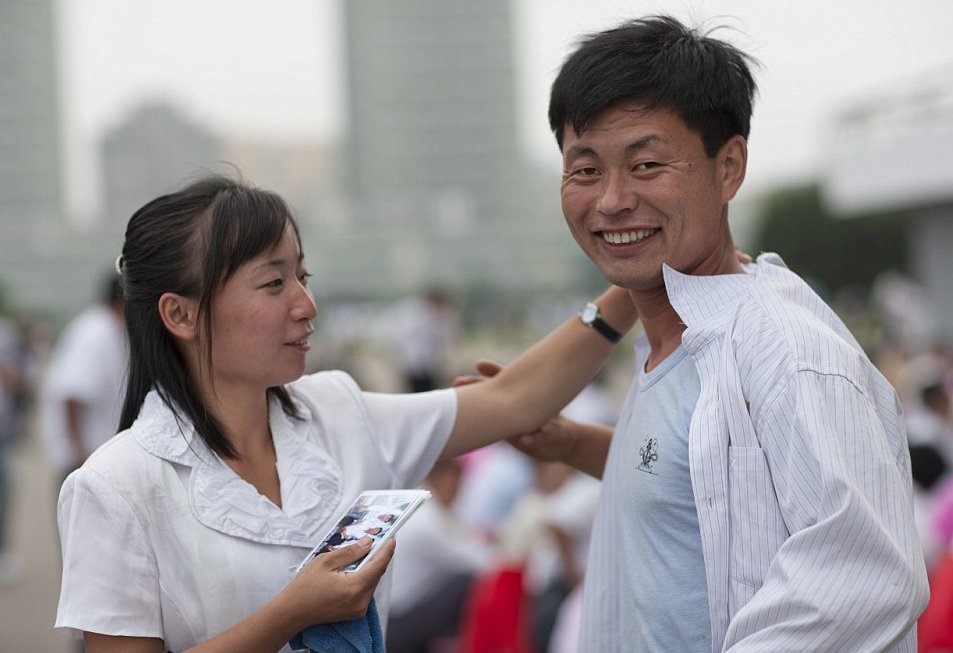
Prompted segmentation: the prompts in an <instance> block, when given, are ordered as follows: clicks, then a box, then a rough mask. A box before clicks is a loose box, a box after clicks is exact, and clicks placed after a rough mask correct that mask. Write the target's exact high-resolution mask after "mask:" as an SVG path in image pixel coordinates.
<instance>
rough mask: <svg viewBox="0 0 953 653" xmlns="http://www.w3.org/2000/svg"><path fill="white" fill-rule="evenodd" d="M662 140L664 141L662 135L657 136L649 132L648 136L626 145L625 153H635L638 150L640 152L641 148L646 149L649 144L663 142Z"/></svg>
mask: <svg viewBox="0 0 953 653" xmlns="http://www.w3.org/2000/svg"><path fill="white" fill-rule="evenodd" d="M661 141H662V139H661V137H659V136H656V135H655V134H649V135H648V136H643V137H642V138H640V139H639V140H637V141H634V142H632V143H629V144H628V145H626V146H625V153H626V154H634V153H636V152H639V151H640V150H644V149H645V148H647V147H648V146H649V145H654V144H655V143H657V142H661Z"/></svg>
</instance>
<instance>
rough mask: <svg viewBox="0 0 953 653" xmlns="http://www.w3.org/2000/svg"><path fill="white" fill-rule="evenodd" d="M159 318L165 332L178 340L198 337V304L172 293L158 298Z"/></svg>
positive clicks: (163, 294)
mask: <svg viewBox="0 0 953 653" xmlns="http://www.w3.org/2000/svg"><path fill="white" fill-rule="evenodd" d="M159 316H160V317H161V318H162V324H163V325H165V328H166V330H168V332H169V333H171V334H172V335H173V336H175V337H176V338H178V339H179V340H194V339H195V338H196V337H197V336H198V302H197V301H196V300H195V299H192V298H191V297H184V296H182V295H179V294H178V293H174V292H167V293H162V296H161V297H159Z"/></svg>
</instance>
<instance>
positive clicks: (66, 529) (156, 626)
mask: <svg viewBox="0 0 953 653" xmlns="http://www.w3.org/2000/svg"><path fill="white" fill-rule="evenodd" d="M57 520H58V523H59V529H60V540H61V544H62V550H63V579H62V586H61V590H60V601H59V608H58V610H57V615H56V627H57V628H65V629H70V630H73V631H90V632H96V633H103V634H107V635H125V636H133V637H159V638H161V637H162V615H161V607H160V600H159V579H158V572H157V565H156V561H155V558H154V556H153V553H152V549H151V547H150V546H149V541H148V538H147V535H146V532H145V530H144V529H143V526H142V524H141V523H140V521H139V519H138V518H137V516H136V514H135V512H134V511H133V510H132V507H131V506H130V504H129V502H128V501H127V500H126V498H125V497H123V496H121V495H120V494H119V493H118V492H116V490H115V489H114V488H113V487H112V486H111V485H110V484H109V483H108V482H107V481H106V479H104V478H103V477H102V476H101V475H99V474H98V473H96V472H95V471H92V470H89V469H80V470H78V471H77V472H74V473H73V474H72V475H71V476H70V477H69V478H68V479H67V480H66V482H65V483H64V484H63V489H62V490H61V492H60V499H59V505H58V508H57Z"/></svg>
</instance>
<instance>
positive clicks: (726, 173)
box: [717, 134, 748, 202]
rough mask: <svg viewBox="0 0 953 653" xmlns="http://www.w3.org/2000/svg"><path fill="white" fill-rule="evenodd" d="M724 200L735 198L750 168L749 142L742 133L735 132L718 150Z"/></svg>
mask: <svg viewBox="0 0 953 653" xmlns="http://www.w3.org/2000/svg"><path fill="white" fill-rule="evenodd" d="M717 156H718V162H719V164H720V166H719V169H720V180H721V189H722V193H721V194H722V202H728V201H729V200H731V199H734V196H735V193H737V192H738V189H739V188H741V183H742V182H743V181H744V180H745V172H746V171H747V169H748V142H747V141H745V139H744V137H743V136H741V135H740V134H735V135H734V136H732V137H731V138H729V139H728V140H727V141H725V144H724V145H722V146H721V150H719V152H718V155H717Z"/></svg>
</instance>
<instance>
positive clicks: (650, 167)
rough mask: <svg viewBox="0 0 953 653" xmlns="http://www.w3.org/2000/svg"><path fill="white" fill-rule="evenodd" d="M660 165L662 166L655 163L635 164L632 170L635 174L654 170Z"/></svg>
mask: <svg viewBox="0 0 953 653" xmlns="http://www.w3.org/2000/svg"><path fill="white" fill-rule="evenodd" d="M660 165H662V164H661V163H659V162H657V161H643V162H642V163H636V164H635V167H634V168H633V170H634V171H635V172H645V171H646V170H654V169H655V168H658V167H659V166H660Z"/></svg>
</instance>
